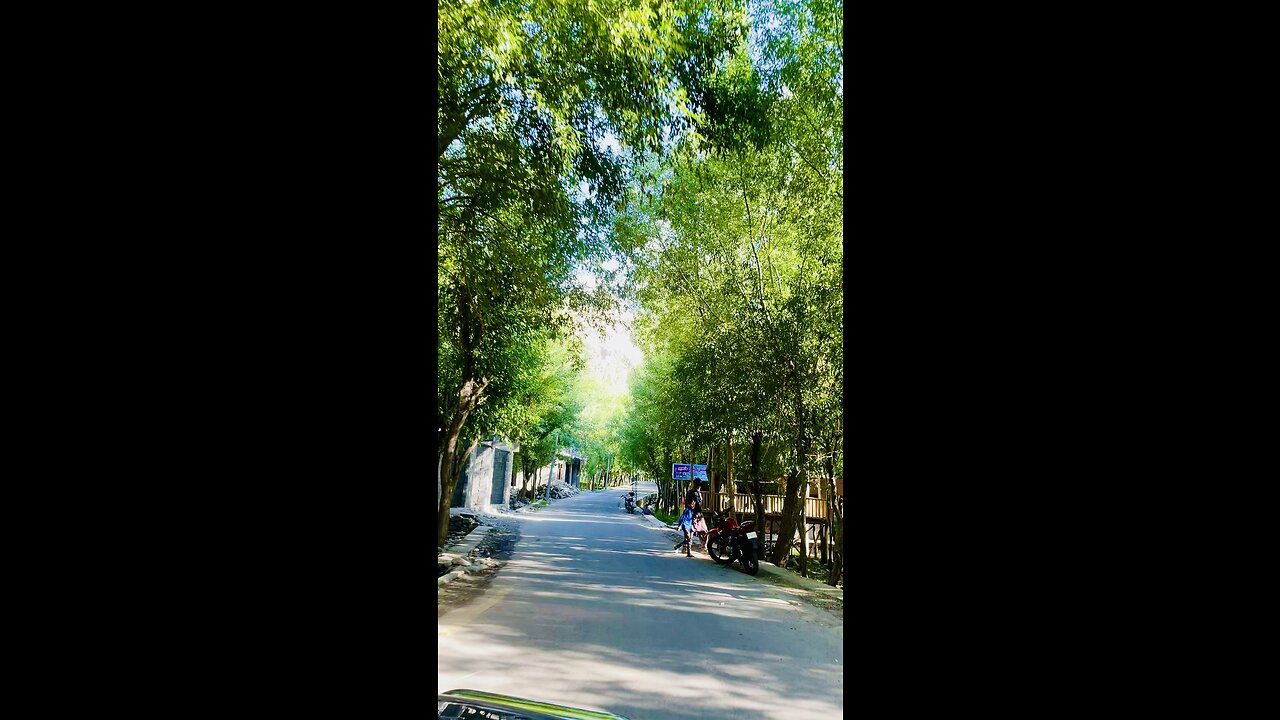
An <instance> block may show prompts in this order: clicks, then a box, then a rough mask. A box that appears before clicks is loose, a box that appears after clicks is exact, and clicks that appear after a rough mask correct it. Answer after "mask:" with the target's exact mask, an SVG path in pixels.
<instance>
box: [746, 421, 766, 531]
mask: <svg viewBox="0 0 1280 720" xmlns="http://www.w3.org/2000/svg"><path fill="white" fill-rule="evenodd" d="M763 439H764V433H763V432H761V431H759V430H756V431H755V432H753V433H751V473H750V476H749V478H748V481H749V482H750V483H751V498H752V500H754V501H755V516H756V528H758V531H757V532H760V533H763V532H764V531H765V527H764V493H763V492H762V491H761V490H760V441H761V440H763Z"/></svg>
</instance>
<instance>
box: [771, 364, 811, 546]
mask: <svg viewBox="0 0 1280 720" xmlns="http://www.w3.org/2000/svg"><path fill="white" fill-rule="evenodd" d="M790 385H791V388H792V392H793V393H794V398H793V402H794V404H795V413H796V415H795V434H794V436H793V446H794V452H795V459H794V464H793V465H792V469H791V472H789V473H787V488H786V496H785V497H784V498H783V500H782V530H781V532H780V533H779V535H778V544H777V545H776V546H775V547H774V552H773V558H774V559H773V563H774V564H775V565H781V564H782V562H783V560H784V559H785V558H786V557H787V555H789V554H790V553H791V542H792V540H794V539H795V533H796V525H797V518H798V519H799V525H800V526H801V532H803V525H804V500H803V498H801V497H800V488H801V487H806V486H808V484H809V483H808V479H809V471H808V467H809V463H808V462H807V458H808V455H809V445H810V438H809V434H808V431H807V426H806V424H805V415H804V397H803V395H801V388H800V383H799V378H798V377H797V376H796V375H795V373H794V371H793V374H792V378H791V383H790ZM801 562H804V561H803V560H802V561H801Z"/></svg>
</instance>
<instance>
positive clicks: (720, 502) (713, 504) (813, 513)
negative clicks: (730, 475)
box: [702, 493, 827, 520]
mask: <svg viewBox="0 0 1280 720" xmlns="http://www.w3.org/2000/svg"><path fill="white" fill-rule="evenodd" d="M728 498H729V496H728V494H727V493H704V494H703V500H702V505H703V507H705V508H706V509H707V510H720V509H722V508H724V507H726V506H727V505H728V504H729V500H728ZM761 499H762V500H764V513H765V515H781V514H782V503H783V501H784V500H785V499H786V498H784V497H783V496H781V495H764V496H762V497H761ZM733 511H734V512H735V513H737V514H739V515H741V514H748V515H750V514H754V513H755V511H756V502H755V498H753V497H751V496H750V495H746V494H743V493H736V494H735V495H734V496H733ZM804 515H805V517H806V518H809V519H811V520H826V519H827V501H826V500H823V499H822V498H805V501H804Z"/></svg>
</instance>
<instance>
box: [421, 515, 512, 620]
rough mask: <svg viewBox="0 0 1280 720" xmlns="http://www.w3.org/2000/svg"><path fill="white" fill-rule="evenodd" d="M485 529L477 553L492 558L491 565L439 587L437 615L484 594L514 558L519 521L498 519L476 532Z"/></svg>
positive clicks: (481, 556) (437, 592)
mask: <svg viewBox="0 0 1280 720" xmlns="http://www.w3.org/2000/svg"><path fill="white" fill-rule="evenodd" d="M482 531H483V532H484V533H485V536H484V539H482V540H481V541H480V544H479V545H478V546H477V547H476V549H475V552H474V556H475V557H479V558H489V559H490V560H492V561H493V564H492V565H489V566H488V567H484V568H481V569H477V570H473V571H470V572H468V573H467V574H465V575H463V576H461V577H459V578H456V579H454V580H453V582H450V583H449V584H447V585H443V586H440V587H438V588H437V590H436V619H437V620H439V619H440V618H441V617H443V616H444V615H445V613H447V612H449V611H450V610H453V609H455V608H458V607H460V606H462V605H465V604H467V603H469V602H471V601H473V600H475V599H476V598H478V597H480V596H481V595H483V594H484V592H485V590H486V589H488V587H489V584H490V583H491V582H492V580H493V576H494V575H495V574H497V572H498V571H499V570H501V569H502V567H503V566H504V565H506V564H507V560H509V559H511V551H512V550H513V549H514V548H515V546H516V543H518V542H519V541H520V525H519V524H518V523H515V522H503V521H498V522H496V523H495V524H494V525H493V526H492V527H490V526H487V525H481V526H480V527H478V528H476V530H475V532H482Z"/></svg>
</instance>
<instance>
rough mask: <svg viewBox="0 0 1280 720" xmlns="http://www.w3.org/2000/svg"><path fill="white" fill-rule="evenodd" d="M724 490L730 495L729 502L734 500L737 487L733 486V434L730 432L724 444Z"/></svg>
mask: <svg viewBox="0 0 1280 720" xmlns="http://www.w3.org/2000/svg"><path fill="white" fill-rule="evenodd" d="M724 491H725V494H726V495H728V496H729V502H730V503H732V502H733V496H734V493H736V492H737V488H735V487H734V486H733V435H732V434H730V435H729V437H728V439H727V440H726V441H725V444H724Z"/></svg>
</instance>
